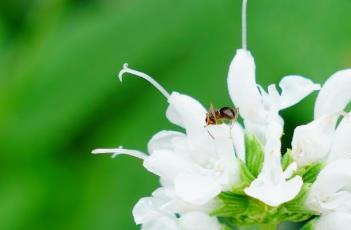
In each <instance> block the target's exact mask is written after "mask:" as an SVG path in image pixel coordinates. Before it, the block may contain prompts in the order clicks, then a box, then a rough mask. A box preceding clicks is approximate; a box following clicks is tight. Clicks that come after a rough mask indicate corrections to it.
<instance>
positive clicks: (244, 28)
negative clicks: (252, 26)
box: [241, 0, 247, 50]
mask: <svg viewBox="0 0 351 230" xmlns="http://www.w3.org/2000/svg"><path fill="white" fill-rule="evenodd" d="M246 14H247V0H243V5H242V11H241V23H242V27H241V33H242V48H243V49H244V50H246V49H247V22H246V20H247V17H246Z"/></svg>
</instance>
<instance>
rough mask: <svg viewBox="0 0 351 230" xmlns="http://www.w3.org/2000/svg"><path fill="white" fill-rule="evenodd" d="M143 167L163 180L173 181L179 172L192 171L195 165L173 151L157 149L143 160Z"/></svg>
mask: <svg viewBox="0 0 351 230" xmlns="http://www.w3.org/2000/svg"><path fill="white" fill-rule="evenodd" d="M144 167H145V168H146V169H147V170H149V171H150V172H152V173H154V174H156V175H158V176H160V177H161V178H162V179H164V180H170V181H173V180H174V179H175V178H176V177H177V175H178V174H179V173H184V172H192V171H193V170H194V167H195V166H194V164H193V163H192V162H191V161H190V160H188V159H185V158H184V157H182V156H179V155H177V154H176V153H175V152H172V151H168V150H158V151H155V152H153V153H152V155H150V156H149V157H147V158H146V159H145V160H144Z"/></svg>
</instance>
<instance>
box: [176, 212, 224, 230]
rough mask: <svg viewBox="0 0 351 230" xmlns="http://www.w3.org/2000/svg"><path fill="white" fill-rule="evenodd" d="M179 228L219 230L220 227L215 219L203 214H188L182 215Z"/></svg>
mask: <svg viewBox="0 0 351 230" xmlns="http://www.w3.org/2000/svg"><path fill="white" fill-rule="evenodd" d="M179 222H180V226H181V227H182V229H184V230H220V229H221V225H220V224H219V223H218V221H217V219H216V218H215V217H210V216H209V215H208V214H206V213H203V212H190V213H187V214H185V215H182V216H181V218H180V220H179Z"/></svg>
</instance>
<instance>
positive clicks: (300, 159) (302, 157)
mask: <svg viewBox="0 0 351 230" xmlns="http://www.w3.org/2000/svg"><path fill="white" fill-rule="evenodd" d="M336 119H337V116H336V115H329V116H323V117H321V118H319V119H317V120H314V121H312V122H311V123H309V124H306V125H300V126H298V127H296V128H295V131H294V136H293V139H292V156H293V158H294V160H295V161H296V163H297V164H298V166H299V167H303V166H305V165H309V164H312V163H314V162H317V161H321V160H325V159H326V157H327V155H328V153H329V151H330V147H331V144H332V141H333V135H334V130H335V125H336Z"/></svg>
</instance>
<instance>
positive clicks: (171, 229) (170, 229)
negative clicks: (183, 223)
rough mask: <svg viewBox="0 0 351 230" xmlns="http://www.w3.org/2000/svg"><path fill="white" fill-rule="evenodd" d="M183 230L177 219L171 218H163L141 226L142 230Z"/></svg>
mask: <svg viewBox="0 0 351 230" xmlns="http://www.w3.org/2000/svg"><path fill="white" fill-rule="evenodd" d="M165 229H167V230H182V229H181V228H180V227H179V225H178V223H177V219H176V218H175V217H174V218H171V217H169V216H161V217H159V218H158V219H157V220H154V221H150V222H147V223H145V224H143V225H142V226H141V230H165Z"/></svg>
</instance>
